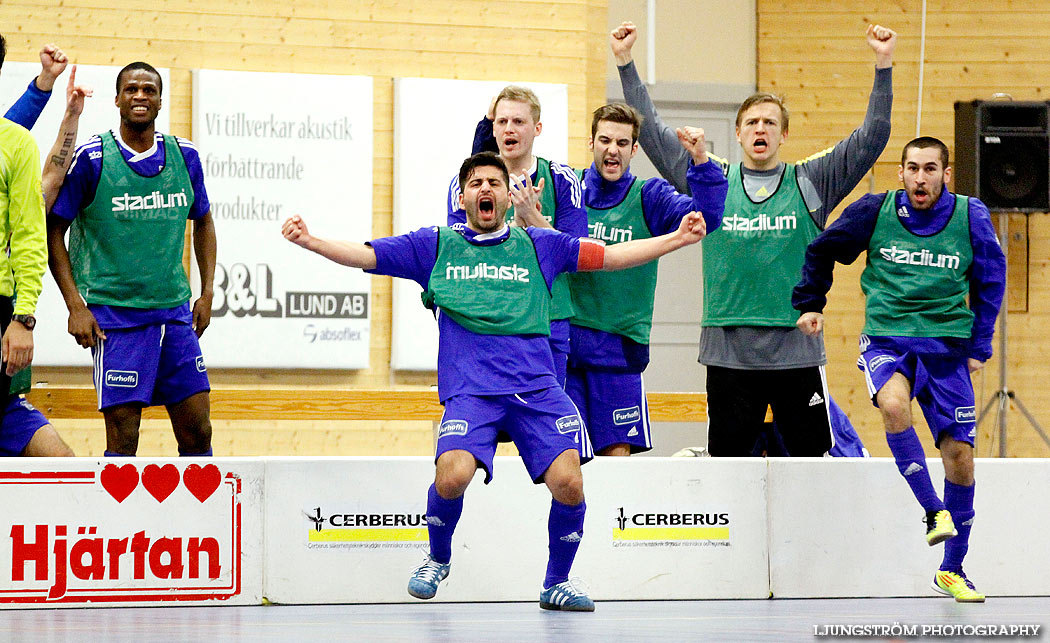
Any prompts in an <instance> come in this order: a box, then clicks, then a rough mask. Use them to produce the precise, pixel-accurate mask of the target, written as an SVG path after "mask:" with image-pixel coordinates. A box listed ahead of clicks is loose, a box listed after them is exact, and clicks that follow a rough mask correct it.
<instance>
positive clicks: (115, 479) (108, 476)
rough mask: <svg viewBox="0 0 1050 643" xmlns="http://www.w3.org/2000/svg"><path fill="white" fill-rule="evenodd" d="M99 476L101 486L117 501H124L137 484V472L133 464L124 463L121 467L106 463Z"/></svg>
mask: <svg viewBox="0 0 1050 643" xmlns="http://www.w3.org/2000/svg"><path fill="white" fill-rule="evenodd" d="M99 478H100V479H101V480H102V488H103V489H105V490H106V491H108V492H109V495H111V496H113V499H114V500H116V501H117V502H124V499H125V498H127V497H128V496H130V495H131V492H132V491H134V490H135V487H137V486H139V472H138V470H137V469H135V465H133V464H125V465H124V466H122V467H118V466H117V465H115V464H107V465H106V466H105V468H103V469H102V475H100V476H99Z"/></svg>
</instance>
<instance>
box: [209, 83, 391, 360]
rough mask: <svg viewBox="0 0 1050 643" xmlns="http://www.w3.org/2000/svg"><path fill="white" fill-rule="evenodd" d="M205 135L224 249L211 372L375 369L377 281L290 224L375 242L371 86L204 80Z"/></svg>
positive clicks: (334, 236) (213, 326)
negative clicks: (287, 233) (304, 239)
mask: <svg viewBox="0 0 1050 643" xmlns="http://www.w3.org/2000/svg"><path fill="white" fill-rule="evenodd" d="M193 131H194V136H195V142H196V143H197V146H198V147H199V149H200V153H201V161H202V162H203V164H204V176H205V179H206V182H207V186H208V196H209V198H210V199H211V210H212V216H213V217H214V219H215V226H216V235H217V237H218V265H217V266H216V274H215V300H214V303H213V308H212V322H211V327H210V328H209V329H208V331H207V332H206V333H205V334H204V336H203V337H202V338H201V344H202V348H203V351H204V356H205V359H206V360H207V363H208V365H209V366H219V367H251V368H304V367H305V368H367V367H368V355H369V350H368V347H369V330H370V327H369V320H370V317H371V314H370V313H371V306H372V298H371V278H370V276H369V275H366V274H365V273H363V272H361V271H360V270H356V269H349V268H345V267H343V266H339V265H337V264H335V263H332V262H330V261H328V260H327V259H324V258H322V257H321V256H319V255H316V254H313V253H311V252H308V251H306V250H303V249H302V248H299V247H298V246H295V245H293V244H291V243H289V242H287V241H285V240H284V238H283V237H282V236H281V224H282V222H283V221H284V220H285V219H286V218H288V217H289V216H292V215H293V214H299V215H302V217H303V219H304V220H305V221H306V223H307V225H308V226H309V229H310V232H311V233H313V234H316V235H318V236H322V237H325V238H329V239H339V240H351V241H367V240H368V239H370V238H371V236H372V79H371V77H365V76H326V75H315V74H279V73H256V72H234V71H217V70H210V69H202V70H197V71H195V72H194V75H193Z"/></svg>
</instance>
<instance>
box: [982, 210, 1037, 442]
mask: <svg viewBox="0 0 1050 643" xmlns="http://www.w3.org/2000/svg"><path fill="white" fill-rule="evenodd" d="M1009 223H1010V219H1009V213H1008V212H1006V211H1000V212H999V245H1000V246H1002V248H1003V255H1004V256H1006V257H1009V246H1008V243H1009V240H1010V239H1009V231H1008V228H1009ZM1008 262H1009V260H1008ZM1008 274H1009V273H1008ZM1007 279H1008V280H1009V278H1007ZM1007 292H1008V291H1007ZM1006 299H1007V295H1006V292H1004V293H1003V304H1002V306H1000V307H999V390H998V391H996V392H995V393H994V394H993V395H992V397H991V399H989V400H988V403H987V404H985V405H984V409H983V410H982V411H981V415H980V416H978V418H977V426H978V427H979V426H981V421H982V420H984V417H985V416H986V415H988V412H989V411H991V410H992V407H993V406H994V407H996V412H995V425H994V426H998V427H999V457H1000V458H1005V457H1007V453H1006V423H1007V422H1006V414H1007V412H1008V411H1009V410H1010V402H1011V401H1013V403H1014V404H1016V405H1017V408H1018V410H1020V411H1021V414H1022V415H1024V417H1025V419H1027V420H1028V424H1029V425H1030V426H1031V427H1032V429H1034V430H1035V432H1036V433H1038V434H1039V437H1041V438H1042V439H1043V442H1045V443H1046V445H1047V446H1050V436H1048V435H1047V434H1046V431H1044V430H1043V427H1041V426H1039V422H1037V421H1036V419H1035V418H1034V417H1033V416H1032V414H1031V413H1029V412H1028V408H1027V407H1026V406H1025V405H1024V403H1023V402H1022V401H1021V398H1019V397H1017V394H1016V393H1014V392H1013V390H1012V389H1010V387H1009V386H1008V385H1007V383H1006V379H1007V363H1006V339H1007V334H1006V317H1007V309H1008V308H1009V306H1008V305H1007V301H1006ZM993 430H994V429H993ZM992 435H994V433H993V434H992Z"/></svg>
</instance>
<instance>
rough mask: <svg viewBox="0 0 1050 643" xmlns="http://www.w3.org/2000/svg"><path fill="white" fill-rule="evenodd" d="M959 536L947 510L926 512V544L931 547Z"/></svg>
mask: <svg viewBox="0 0 1050 643" xmlns="http://www.w3.org/2000/svg"><path fill="white" fill-rule="evenodd" d="M957 535H959V532H957V531H955V523H954V522H952V515H951V514H950V513H948V510H947V509H941V510H940V511H928V512H926V544H927V545H929V546H930V547H933V546H934V545H938V544H940V543H943V542H944V541H946V540H948V539H949V538H952V537H953V536H957Z"/></svg>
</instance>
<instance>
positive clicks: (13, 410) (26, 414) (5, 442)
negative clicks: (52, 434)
mask: <svg viewBox="0 0 1050 643" xmlns="http://www.w3.org/2000/svg"><path fill="white" fill-rule="evenodd" d="M48 424H49V423H48V421H47V418H46V417H44V414H43V413H41V412H40V411H38V410H36V407H34V406H33V405H32V404H30V403H29V402H28V401H26V399H25V398H24V397H22V396H21V395H11V396H9V397H8V398H7V408H6V409H4V421H3V424H0V456H2V457H5V458H15V457H18V456H20V455H22V452H23V451H25V450H26V447H27V446H28V445H29V441H30V440H32V439H33V436H34V435H35V434H36V432H37V431H39V430H40V429H41V428H42V427H44V426H47V425H48Z"/></svg>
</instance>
